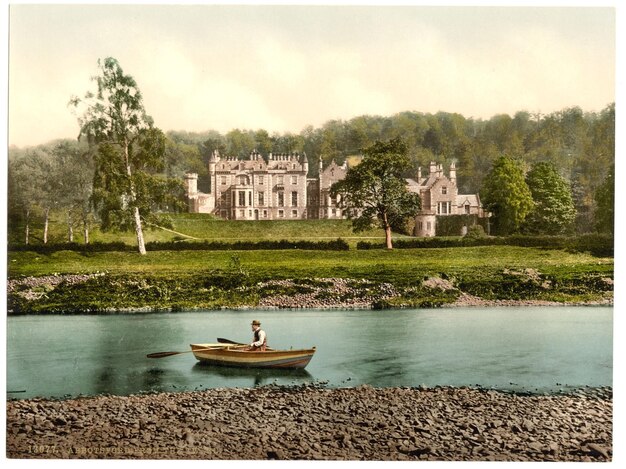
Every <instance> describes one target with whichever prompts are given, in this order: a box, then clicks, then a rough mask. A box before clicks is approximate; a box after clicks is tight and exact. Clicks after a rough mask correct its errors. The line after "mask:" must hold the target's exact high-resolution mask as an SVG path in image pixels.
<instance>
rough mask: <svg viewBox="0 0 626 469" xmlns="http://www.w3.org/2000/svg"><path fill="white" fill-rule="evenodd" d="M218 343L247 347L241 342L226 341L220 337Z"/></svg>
mask: <svg viewBox="0 0 626 469" xmlns="http://www.w3.org/2000/svg"><path fill="white" fill-rule="evenodd" d="M217 341H218V342H219V343H220V344H233V345H247V344H242V343H241V342H235V341H234V340H230V339H224V338H222V337H218V338H217Z"/></svg>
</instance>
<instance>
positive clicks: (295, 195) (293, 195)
mask: <svg viewBox="0 0 626 469" xmlns="http://www.w3.org/2000/svg"><path fill="white" fill-rule="evenodd" d="M291 206H292V207H297V206H298V193H297V192H296V191H294V192H292V193H291Z"/></svg>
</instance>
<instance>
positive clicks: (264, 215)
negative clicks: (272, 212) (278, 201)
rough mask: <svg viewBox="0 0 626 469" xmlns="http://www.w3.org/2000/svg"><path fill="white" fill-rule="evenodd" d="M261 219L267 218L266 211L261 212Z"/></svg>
mask: <svg viewBox="0 0 626 469" xmlns="http://www.w3.org/2000/svg"><path fill="white" fill-rule="evenodd" d="M263 218H267V210H263Z"/></svg>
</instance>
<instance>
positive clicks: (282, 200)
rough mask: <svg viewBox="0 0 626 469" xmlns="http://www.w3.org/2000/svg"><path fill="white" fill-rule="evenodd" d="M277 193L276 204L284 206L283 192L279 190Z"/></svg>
mask: <svg viewBox="0 0 626 469" xmlns="http://www.w3.org/2000/svg"><path fill="white" fill-rule="evenodd" d="M277 195H278V206H279V207H284V206H285V193H284V192H279V193H278V194H277Z"/></svg>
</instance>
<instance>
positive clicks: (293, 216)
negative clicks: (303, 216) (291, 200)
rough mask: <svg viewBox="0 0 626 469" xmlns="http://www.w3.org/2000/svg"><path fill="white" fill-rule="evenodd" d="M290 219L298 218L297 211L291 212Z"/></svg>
mask: <svg viewBox="0 0 626 469" xmlns="http://www.w3.org/2000/svg"><path fill="white" fill-rule="evenodd" d="M291 218H298V211H297V210H292V211H291Z"/></svg>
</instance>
